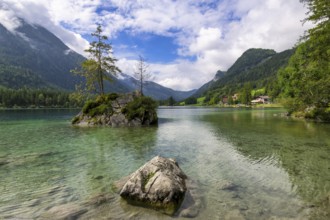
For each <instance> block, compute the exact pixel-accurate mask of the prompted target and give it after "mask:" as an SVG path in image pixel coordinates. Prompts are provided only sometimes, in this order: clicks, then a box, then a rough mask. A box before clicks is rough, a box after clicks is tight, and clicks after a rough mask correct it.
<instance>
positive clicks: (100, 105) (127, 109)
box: [72, 93, 158, 127]
mask: <svg viewBox="0 0 330 220" xmlns="http://www.w3.org/2000/svg"><path fill="white" fill-rule="evenodd" d="M156 109H157V104H156V102H155V101H154V100H152V99H151V98H150V97H144V96H139V95H136V94H120V95H119V94H115V93H112V94H109V95H103V96H99V97H97V98H96V100H90V101H88V102H86V103H85V105H84V107H83V109H82V111H81V112H80V113H79V114H78V115H77V116H75V117H74V118H73V120H72V124H73V125H75V126H81V127H86V126H99V125H107V126H113V127H114V126H141V125H151V124H156V123H157V121H158V118H157V111H156Z"/></svg>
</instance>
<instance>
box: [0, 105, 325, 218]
mask: <svg viewBox="0 0 330 220" xmlns="http://www.w3.org/2000/svg"><path fill="white" fill-rule="evenodd" d="M280 112H281V111H279V110H237V109H207V108H169V109H159V112H158V113H159V119H160V120H159V125H158V126H156V127H148V128H136V129H133V128H104V127H102V128H74V127H71V126H70V123H69V120H70V118H71V117H72V115H74V114H75V113H76V112H74V111H64V110H61V111H20V112H13V111H9V112H0V176H1V178H0V218H41V217H45V213H46V214H47V213H48V214H49V210H53V209H54V207H58V206H60V205H63V204H64V205H67V206H66V207H73V206H74V205H75V206H78V207H80V208H81V213H83V214H81V215H80V218H81V219H90V218H94V219H102V218H104V219H109V218H110V219H113V218H114V219H130V218H136V219H167V218H170V217H169V216H164V215H162V214H160V213H157V212H155V211H152V210H148V209H144V208H140V207H133V206H130V205H127V204H126V203H125V202H124V201H122V200H121V199H120V198H119V196H118V195H117V194H116V193H115V192H114V189H113V187H112V184H113V182H114V181H115V180H117V179H119V178H120V177H123V176H126V175H128V174H130V173H131V172H133V171H134V170H136V169H137V168H138V167H140V166H141V165H142V164H144V163H145V162H146V161H147V160H149V159H151V158H152V157H153V156H155V155H161V156H164V157H173V158H176V159H177V161H178V162H179V164H180V166H181V168H182V169H183V170H184V171H185V173H186V174H187V175H188V176H189V177H190V178H191V179H193V180H194V181H195V182H197V185H198V187H199V192H200V196H201V197H202V201H203V204H202V209H201V210H200V213H199V215H198V217H197V219H328V217H329V214H330V211H329V207H330V204H329V200H330V193H329V192H330V179H329V178H330V175H329V170H330V165H329V161H330V158H329V157H330V152H329V151H330V137H328V134H329V133H330V126H329V125H328V124H318V123H313V122H305V121H293V120H291V119H287V118H282V117H279V116H278V115H279V113H280ZM100 194H101V195H102V194H105V195H109V196H110V197H111V199H109V200H107V201H106V202H104V203H102V204H101V203H100V204H97V205H95V204H92V203H91V202H90V201H91V200H93V199H91V198H95V197H97V196H98V195H100ZM97 198H99V197H97ZM102 198H103V197H102ZM91 204H92V205H91Z"/></svg>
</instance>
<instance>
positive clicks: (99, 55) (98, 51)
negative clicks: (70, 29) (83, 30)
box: [73, 25, 121, 95]
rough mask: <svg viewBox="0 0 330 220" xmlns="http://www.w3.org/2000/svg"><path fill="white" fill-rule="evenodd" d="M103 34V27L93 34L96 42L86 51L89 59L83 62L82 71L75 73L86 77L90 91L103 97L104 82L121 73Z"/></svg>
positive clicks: (98, 27) (75, 71) (87, 87)
mask: <svg viewBox="0 0 330 220" xmlns="http://www.w3.org/2000/svg"><path fill="white" fill-rule="evenodd" d="M102 33H103V30H102V27H101V25H98V26H97V28H96V31H95V32H94V33H92V34H91V35H92V37H94V38H96V40H94V41H92V42H91V43H90V46H89V48H88V49H87V50H85V51H86V52H87V53H89V59H87V60H85V61H84V62H82V64H81V69H80V70H74V71H73V72H74V73H76V74H78V75H81V76H83V77H85V79H86V89H87V90H88V91H90V92H96V93H99V94H101V95H103V94H104V80H108V81H111V77H110V75H114V76H115V75H117V73H119V72H121V71H120V69H119V68H118V67H117V66H116V65H115V62H116V61H117V59H115V58H114V57H113V56H112V46H111V44H110V43H109V42H108V37H107V36H105V35H102Z"/></svg>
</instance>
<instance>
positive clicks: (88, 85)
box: [72, 25, 158, 126]
mask: <svg viewBox="0 0 330 220" xmlns="http://www.w3.org/2000/svg"><path fill="white" fill-rule="evenodd" d="M91 35H92V36H93V37H95V38H96V40H95V41H92V42H91V43H90V47H89V49H87V50H85V51H86V52H87V53H89V59H86V60H85V61H84V62H82V64H81V68H80V69H75V70H73V71H72V72H73V73H74V74H76V75H79V76H82V77H83V78H84V79H85V81H84V84H85V85H83V84H80V85H79V86H78V91H77V96H83V95H86V93H87V94H88V97H89V99H88V100H87V101H86V102H85V104H84V106H83V108H82V111H81V112H80V113H79V114H78V115H77V116H75V117H74V118H73V119H72V124H73V125H76V126H98V125H108V126H142V125H152V124H156V123H157V121H158V118H157V102H156V101H154V100H153V99H152V98H150V97H146V96H144V95H143V84H144V80H145V79H146V78H147V77H148V75H146V74H147V72H146V71H147V70H146V68H147V66H146V65H145V63H144V60H143V58H142V57H140V61H139V63H138V66H137V67H138V68H137V71H138V72H137V75H138V77H139V81H138V82H139V89H140V90H139V91H137V92H135V93H132V94H117V93H110V94H105V89H104V80H108V81H110V82H111V81H112V78H111V76H115V75H116V74H117V73H119V72H121V71H120V69H119V68H118V67H117V66H116V65H115V62H116V61H117V60H116V59H115V58H113V57H112V46H111V44H110V43H107V40H108V37H107V36H105V35H102V27H101V25H98V27H97V29H96V31H95V32H94V33H92V34H91ZM82 88H83V89H82ZM82 93H85V94H82Z"/></svg>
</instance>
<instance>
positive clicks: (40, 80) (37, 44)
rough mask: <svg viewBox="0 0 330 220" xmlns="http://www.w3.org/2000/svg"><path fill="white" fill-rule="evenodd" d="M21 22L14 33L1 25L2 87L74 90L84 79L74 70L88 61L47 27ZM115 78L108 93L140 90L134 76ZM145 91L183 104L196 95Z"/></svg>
mask: <svg viewBox="0 0 330 220" xmlns="http://www.w3.org/2000/svg"><path fill="white" fill-rule="evenodd" d="M19 20H20V22H21V26H19V27H18V28H16V29H15V31H14V33H13V32H12V31H9V30H7V29H6V28H5V26H3V25H2V24H1V23H0V86H2V87H6V88H11V89H17V88H22V87H28V88H36V89H39V88H53V89H60V90H61V89H63V90H66V91H73V90H74V89H75V85H77V84H79V83H80V82H81V81H82V80H83V79H82V78H80V77H78V76H75V75H73V74H72V73H70V70H72V69H75V68H79V67H80V63H81V62H82V61H83V60H84V59H86V58H85V57H83V56H82V55H80V54H78V53H76V52H75V51H73V50H71V49H70V48H69V47H68V46H66V45H65V44H64V43H63V42H62V41H61V40H60V39H59V38H58V37H56V36H55V35H54V34H53V33H51V32H50V31H48V30H47V29H46V28H45V27H42V26H40V25H34V24H29V23H27V22H25V21H24V20H23V19H19ZM112 79H113V83H111V84H110V83H108V82H106V91H107V92H119V93H126V92H132V91H134V90H136V88H137V86H135V84H136V82H135V79H134V78H133V77H131V76H128V75H126V81H125V80H123V79H119V78H116V77H112ZM144 89H145V92H144V93H145V94H146V95H148V96H151V97H153V98H154V99H158V100H164V99H168V98H169V97H171V96H172V97H173V98H174V99H175V100H178V101H179V100H182V99H185V98H187V97H189V96H190V95H192V93H193V92H194V90H192V91H187V92H184V91H176V90H173V89H170V88H167V87H164V86H161V85H159V84H157V83H155V82H149V83H148V84H146V85H145V87H144Z"/></svg>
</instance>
